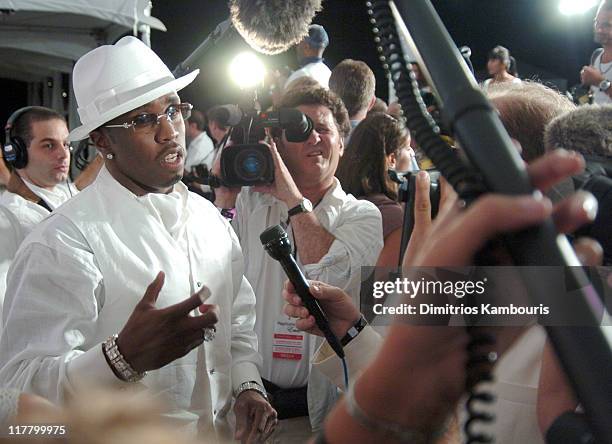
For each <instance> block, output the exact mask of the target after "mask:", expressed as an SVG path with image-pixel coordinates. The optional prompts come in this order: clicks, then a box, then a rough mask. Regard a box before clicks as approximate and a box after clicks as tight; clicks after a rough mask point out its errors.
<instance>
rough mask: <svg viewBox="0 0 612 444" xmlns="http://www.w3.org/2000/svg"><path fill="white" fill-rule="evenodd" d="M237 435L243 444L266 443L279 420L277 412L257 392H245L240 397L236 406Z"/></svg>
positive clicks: (235, 437) (236, 437)
mask: <svg viewBox="0 0 612 444" xmlns="http://www.w3.org/2000/svg"><path fill="white" fill-rule="evenodd" d="M234 413H235V415H236V434H235V436H234V439H239V440H240V442H241V443H243V444H251V443H257V442H264V441H265V440H266V439H268V438H269V437H270V435H271V434H272V432H273V431H274V428H275V427H276V424H278V420H277V419H276V410H274V409H273V408H272V406H271V405H270V403H269V402H268V401H266V399H265V398H264V397H263V396H261V394H260V393H258V392H256V391H255V390H245V391H244V392H242V393H240V395H238V399H236V404H235V405H234Z"/></svg>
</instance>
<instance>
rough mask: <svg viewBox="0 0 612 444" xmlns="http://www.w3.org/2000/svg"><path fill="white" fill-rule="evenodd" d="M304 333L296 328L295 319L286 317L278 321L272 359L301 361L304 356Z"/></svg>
mask: <svg viewBox="0 0 612 444" xmlns="http://www.w3.org/2000/svg"><path fill="white" fill-rule="evenodd" d="M305 334H306V333H304V332H303V331H300V330H298V329H297V327H296V326H295V319H291V318H290V317H288V316H284V317H283V318H281V319H277V320H276V323H275V325H274V337H273V338H272V339H273V341H272V357H273V358H274V359H288V360H290V361H299V360H300V359H302V356H304V335H305Z"/></svg>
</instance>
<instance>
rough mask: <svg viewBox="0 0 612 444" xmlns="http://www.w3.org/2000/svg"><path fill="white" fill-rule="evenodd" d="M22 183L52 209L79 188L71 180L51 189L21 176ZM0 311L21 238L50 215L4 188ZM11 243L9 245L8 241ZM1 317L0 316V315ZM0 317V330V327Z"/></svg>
mask: <svg viewBox="0 0 612 444" xmlns="http://www.w3.org/2000/svg"><path fill="white" fill-rule="evenodd" d="M22 181H23V183H24V184H25V185H26V186H27V187H28V188H29V189H30V190H31V191H32V192H33V193H34V194H36V195H37V196H38V197H40V198H41V199H43V200H44V201H45V202H46V203H47V205H48V206H49V208H51V209H52V210H53V209H55V208H57V207H59V206H60V205H61V204H63V203H64V202H66V201H67V200H68V199H70V197H71V196H72V195H73V194H77V193H78V192H79V191H78V189H77V188H76V187H75V186H74V185H73V184H66V183H60V184H58V185H56V186H55V187H54V188H53V190H46V189H44V188H40V187H38V186H36V185H34V184H32V183H31V182H28V181H27V180H25V179H23V178H22ZM0 210H2V211H0V218H1V219H2V220H0V248H1V251H0V315H1V314H2V307H3V302H4V293H5V290H6V274H7V272H8V269H9V266H10V265H11V262H12V260H13V256H14V255H15V253H16V252H17V248H18V247H19V245H20V244H21V242H22V241H23V239H24V238H25V237H26V236H27V235H28V234H29V233H30V232H31V231H32V230H33V229H34V227H35V226H36V225H37V224H38V223H39V222H41V221H42V220H43V219H44V218H45V217H47V216H48V215H49V210H47V209H46V208H45V207H43V206H42V205H39V204H37V203H35V202H32V201H29V200H27V199H24V198H23V197H21V196H20V195H19V194H15V193H12V192H10V191H5V192H4V193H3V194H2V195H1V196H0ZM9 244H10V245H9ZM0 317H1V316H0ZM2 325H3V324H2V320H1V319H0V330H2Z"/></svg>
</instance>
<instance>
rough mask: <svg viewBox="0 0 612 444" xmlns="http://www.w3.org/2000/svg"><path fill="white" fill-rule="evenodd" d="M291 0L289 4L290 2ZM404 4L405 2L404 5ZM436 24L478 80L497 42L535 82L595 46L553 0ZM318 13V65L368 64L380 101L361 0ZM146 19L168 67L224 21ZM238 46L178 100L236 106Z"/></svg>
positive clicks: (483, 4) (157, 0) (174, 13)
mask: <svg viewBox="0 0 612 444" xmlns="http://www.w3.org/2000/svg"><path fill="white" fill-rule="evenodd" d="M294 1H296V0H294ZM297 1H299V0H297ZM404 1H410V0H404ZM433 3H434V6H435V7H436V8H437V10H438V13H439V14H440V16H441V18H442V21H443V22H444V24H445V25H446V26H447V28H448V30H449V32H450V34H451V36H452V37H453V39H454V40H455V42H456V43H457V44H458V45H468V46H470V47H471V49H472V53H473V55H472V61H473V64H474V66H475V68H476V70H477V72H478V76H479V78H480V79H482V78H484V77H485V76H486V73H485V72H484V69H485V65H486V57H487V53H488V51H489V50H490V49H491V48H493V47H494V46H496V45H498V44H499V45H504V46H506V47H507V48H509V49H510V51H511V53H512V55H513V56H514V57H515V58H516V59H517V60H518V69H519V75H520V76H521V77H532V76H533V75H534V73H535V74H536V75H537V76H538V77H539V78H541V79H544V80H547V79H550V78H558V79H567V81H568V85H570V86H571V85H573V84H575V83H577V82H578V80H579V78H578V72H579V70H580V68H581V66H582V65H583V64H587V63H588V61H589V58H590V54H591V52H592V51H593V49H594V48H596V46H597V45H596V44H595V43H593V41H592V20H593V16H594V14H595V9H593V10H591V11H589V12H587V13H586V14H584V15H582V16H573V17H565V16H563V15H561V14H560V13H559V12H558V3H559V0H512V1H508V0H433ZM323 7H324V10H323V11H322V12H321V13H319V14H318V15H317V16H316V17H315V20H314V22H315V23H319V24H322V25H323V26H324V27H325V28H326V29H327V32H328V34H329V36H330V41H331V43H330V45H329V47H328V49H327V51H326V52H325V61H326V63H327V64H328V65H329V66H330V68H333V66H335V65H336V64H337V63H338V62H339V61H341V60H342V59H344V58H354V59H360V60H363V61H365V62H366V63H368V65H369V66H370V67H371V68H372V69H373V70H374V72H375V74H376V77H377V95H378V96H380V97H382V98H384V99H386V98H387V82H386V79H385V78H384V74H383V71H382V68H381V67H380V62H379V61H378V54H377V52H376V49H375V46H374V43H373V39H372V32H371V28H370V24H369V22H368V16H367V14H366V8H365V1H363V0H326V1H324V3H323ZM152 14H153V15H154V16H155V17H158V18H159V19H160V20H162V21H163V22H164V24H165V25H166V27H167V28H168V31H167V32H165V33H163V32H159V31H153V33H152V38H151V40H152V46H153V49H154V50H155V51H156V52H157V53H158V54H159V55H160V56H161V58H162V59H163V60H164V61H165V62H166V64H167V65H168V66H169V67H170V68H173V67H174V66H176V65H177V64H178V63H179V62H181V61H182V60H183V59H185V58H186V57H187V56H188V55H189V54H190V53H191V51H192V50H194V49H195V48H196V47H197V46H198V45H199V44H200V42H202V41H203V40H204V39H205V38H206V36H207V35H208V34H209V33H210V32H211V31H212V30H213V29H214V28H215V27H216V26H217V24H219V23H220V22H221V21H223V20H224V19H226V18H227V16H228V8H227V4H226V2H225V1H223V0H177V1H167V0H154V4H153V11H152ZM239 50H240V45H236V44H234V45H225V46H222V47H220V48H219V49H218V50H216V51H214V52H213V53H211V54H209V56H208V57H206V59H205V60H203V61H202V64H201V66H200V68H201V74H200V75H199V76H198V78H197V79H196V81H195V82H194V83H193V84H192V85H191V86H189V87H188V88H186V89H185V90H184V91H183V92H182V93H181V96H182V99H183V100H185V101H190V102H192V103H193V104H194V105H195V106H196V107H198V108H201V109H206V108H208V107H209V106H211V105H214V104H219V103H230V102H235V101H236V100H238V99H239V95H240V92H239V91H238V90H237V88H236V87H235V85H233V84H232V83H231V81H230V80H229V78H228V75H227V65H228V63H229V61H230V60H231V58H232V56H234V55H235V54H236V53H237V52H238V51H239ZM261 57H262V59H263V60H264V63H265V64H266V65H267V66H269V67H277V66H282V65H292V66H293V67H295V63H296V62H295V56H294V53H293V51H288V52H287V53H285V54H282V55H279V56H274V57H267V56H263V55H262V56H261ZM0 87H1V88H2V91H3V95H2V96H3V99H2V100H1V101H0V118H1V119H2V120H3V121H4V120H6V117H8V114H9V112H10V111H11V110H14V109H15V108H17V107H20V106H24V105H26V103H25V101H26V87H25V84H24V83H21V82H15V81H6V80H4V81H3V80H2V79H1V69H0Z"/></svg>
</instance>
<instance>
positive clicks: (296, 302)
mask: <svg viewBox="0 0 612 444" xmlns="http://www.w3.org/2000/svg"><path fill="white" fill-rule="evenodd" d="M309 284H310V294H312V295H313V296H314V297H315V299H317V300H318V301H319V304H321V308H323V311H324V312H325V314H326V315H327V319H328V321H329V325H330V327H331V329H332V331H333V332H334V334H335V335H336V337H338V338H342V337H343V336H344V335H345V334H346V332H347V331H349V329H350V328H351V327H353V325H355V323H356V322H357V321H358V320H359V317H360V313H359V310H357V307H355V305H353V302H352V300H351V297H350V296H349V295H348V294H346V293H345V292H344V291H342V290H341V289H340V288H337V287H332V286H331V285H327V284H325V283H323V282H315V281H310V282H309ZM283 297H284V298H285V301H287V304H286V305H285V308H284V311H285V314H286V315H287V316H290V317H293V318H298V319H297V321H296V322H295V326H296V327H297V328H298V329H300V330H303V331H305V332H308V333H310V334H313V335H317V336H323V332H321V330H319V327H317V324H316V323H315V319H314V316H312V315H311V314H310V312H309V311H308V309H307V308H306V307H304V306H303V304H302V300H301V299H300V297H299V296H298V295H297V293H296V292H295V288H294V287H293V284H292V283H291V282H290V281H285V286H284V288H283Z"/></svg>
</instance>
